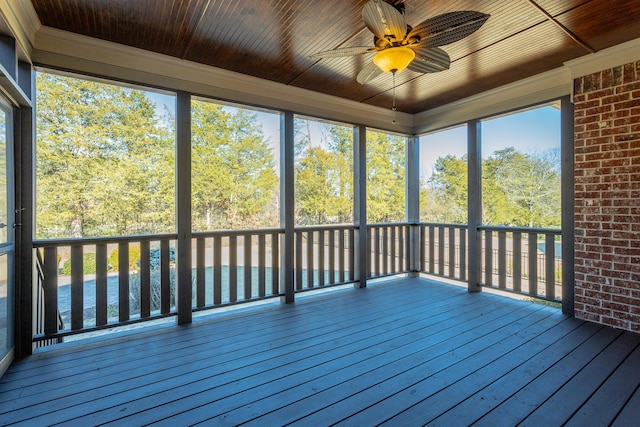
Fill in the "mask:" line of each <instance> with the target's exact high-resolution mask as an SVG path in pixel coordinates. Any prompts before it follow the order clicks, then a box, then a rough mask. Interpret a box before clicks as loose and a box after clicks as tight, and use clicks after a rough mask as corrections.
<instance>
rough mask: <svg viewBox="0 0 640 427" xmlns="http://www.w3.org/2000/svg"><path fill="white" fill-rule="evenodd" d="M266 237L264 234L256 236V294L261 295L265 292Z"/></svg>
mask: <svg viewBox="0 0 640 427" xmlns="http://www.w3.org/2000/svg"><path fill="white" fill-rule="evenodd" d="M266 250H267V244H266V238H265V235H264V234H260V235H259V236H258V296H259V297H263V296H265V295H266V294H267V292H266V273H265V268H266V261H265V259H266V255H265V253H266Z"/></svg>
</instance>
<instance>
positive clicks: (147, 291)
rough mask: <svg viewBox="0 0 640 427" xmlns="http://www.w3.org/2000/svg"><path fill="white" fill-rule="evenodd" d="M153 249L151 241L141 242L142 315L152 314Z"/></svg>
mask: <svg viewBox="0 0 640 427" xmlns="http://www.w3.org/2000/svg"><path fill="white" fill-rule="evenodd" d="M150 254H151V249H150V242H149V241H148V240H143V241H142V242H140V317H141V318H145V317H149V316H151V259H150Z"/></svg>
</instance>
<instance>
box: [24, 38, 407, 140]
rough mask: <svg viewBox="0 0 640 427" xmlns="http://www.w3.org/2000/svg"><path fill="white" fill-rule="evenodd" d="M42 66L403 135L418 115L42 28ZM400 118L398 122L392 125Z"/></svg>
mask: <svg viewBox="0 0 640 427" xmlns="http://www.w3.org/2000/svg"><path fill="white" fill-rule="evenodd" d="M33 58H34V62H37V63H39V64H42V65H45V66H50V67H56V68H62V69H69V70H74V71H78V72H84V73H88V74H93V75H97V76H104V77H110V78H115V79H120V80H125V81H130V82H137V83H141V84H147V85H153V86H157V87H163V88H167V89H170V90H184V91H188V92H191V93H197V94H200V95H204V96H211V97H215V98H219V99H224V100H229V101H235V102H239V103H248V104H253V105H259V106H263V107H267V108H275V109H279V110H290V111H295V112H296V113H301V114H306V115H310V116H315V117H321V118H325V119H330V120H336V121H344V122H347V123H353V124H359V125H366V126H371V127H376V128H378V129H383V130H389V131H394V132H400V133H407V134H409V133H411V132H412V130H413V129H412V124H413V121H412V115H410V114H406V113H398V112H392V111H391V110H390V109H386V108H380V107H374V106H371V105H367V104H363V103H360V102H355V101H349V100H345V99H342V98H339V97H336V96H331V95H326V94H323V93H319V92H314V91H310V90H306V89H301V88H297V87H293V86H287V85H285V84H281V83H275V82H271V81H268V80H263V79H259V78H256V77H252V76H248V75H245V74H241V73H236V72H232V71H227V70H222V69H219V68H215V67H210V66H206V65H203V64H199V63H195V62H191V61H185V60H181V59H178V58H174V57H171V56H167V55H161V54H157V53H153V52H150V51H146V50H142V49H138V48H133V47H129V46H124V45H121V44H117V43H112V42H107V41H104V40H99V39H95V38H91V37H86V36H82V35H78V34H74V33H70V32H67V31H61V30H58V29H54V28H51V27H46V26H42V27H41V28H40V30H39V31H38V33H37V34H36V43H35V49H34V53H33ZM393 120H395V121H396V123H395V124H394V123H392V121H393Z"/></svg>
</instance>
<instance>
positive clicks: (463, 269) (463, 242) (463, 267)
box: [458, 228, 467, 281]
mask: <svg viewBox="0 0 640 427" xmlns="http://www.w3.org/2000/svg"><path fill="white" fill-rule="evenodd" d="M458 235H459V236H460V248H459V251H460V254H459V257H460V280H463V281H464V280H467V230H466V229H464V228H460V229H459V233H458Z"/></svg>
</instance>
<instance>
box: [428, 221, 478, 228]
mask: <svg viewBox="0 0 640 427" xmlns="http://www.w3.org/2000/svg"><path fill="white" fill-rule="evenodd" d="M417 225H424V226H427V227H444V228H461V229H467V228H469V226H468V225H467V224H449V223H446V222H418V223H417Z"/></svg>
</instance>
